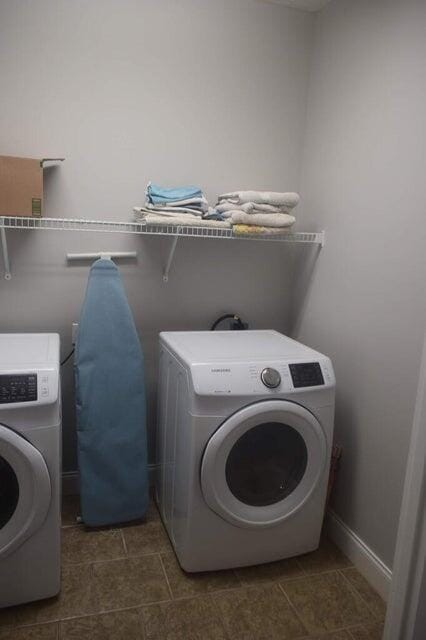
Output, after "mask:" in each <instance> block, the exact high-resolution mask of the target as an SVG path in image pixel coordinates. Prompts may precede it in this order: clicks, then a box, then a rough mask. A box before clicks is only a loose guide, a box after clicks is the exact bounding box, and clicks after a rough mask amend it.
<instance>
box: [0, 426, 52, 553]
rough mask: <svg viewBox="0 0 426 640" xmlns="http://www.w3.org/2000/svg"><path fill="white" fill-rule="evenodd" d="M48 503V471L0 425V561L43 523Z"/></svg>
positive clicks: (38, 455)
mask: <svg viewBox="0 0 426 640" xmlns="http://www.w3.org/2000/svg"><path fill="white" fill-rule="evenodd" d="M50 501H51V484H50V476H49V471H48V469H47V466H46V463H45V461H44V458H43V456H42V455H41V453H40V452H39V451H38V450H37V449H36V448H35V447H34V446H33V445H32V444H31V443H30V442H28V440H26V439H25V438H24V437H23V436H22V435H20V434H18V433H16V432H15V431H13V429H11V428H10V427H7V426H6V425H4V424H1V423H0V559H1V558H3V557H5V556H7V555H9V554H10V553H12V552H13V551H15V549H17V548H18V547H19V546H20V545H21V544H22V543H23V542H25V540H27V539H28V538H29V537H30V536H31V535H32V534H33V533H34V532H35V531H37V529H38V528H39V527H40V525H41V524H42V523H43V522H44V520H45V518H46V515H47V512H48V509H49V505H50Z"/></svg>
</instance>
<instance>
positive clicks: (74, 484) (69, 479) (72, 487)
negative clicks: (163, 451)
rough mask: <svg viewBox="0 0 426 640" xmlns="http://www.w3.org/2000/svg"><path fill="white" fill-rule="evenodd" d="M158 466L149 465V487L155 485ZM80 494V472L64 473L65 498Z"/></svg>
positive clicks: (63, 489)
mask: <svg viewBox="0 0 426 640" xmlns="http://www.w3.org/2000/svg"><path fill="white" fill-rule="evenodd" d="M156 470H157V465H155V464H150V465H148V477H149V486H150V487H153V486H154V484H155V473H156ZM79 493H80V486H79V480H78V471H64V473H63V474H62V494H63V495H64V496H73V495H77V494H79Z"/></svg>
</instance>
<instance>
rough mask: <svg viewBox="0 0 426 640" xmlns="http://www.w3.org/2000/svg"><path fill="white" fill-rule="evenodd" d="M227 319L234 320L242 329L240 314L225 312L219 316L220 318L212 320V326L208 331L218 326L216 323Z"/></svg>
mask: <svg viewBox="0 0 426 640" xmlns="http://www.w3.org/2000/svg"><path fill="white" fill-rule="evenodd" d="M228 319H230V320H235V322H236V323H237V324H238V325H239V327H240V328H241V329H244V326H243V323H242V321H241V318H240V316H238V315H237V314H236V313H225V315H223V316H220V318H218V319H217V320H215V321H214V322H213V324H212V326H211V327H210V331H214V330H215V329H216V327H217V326H218V324H220V323H221V322H223V320H228Z"/></svg>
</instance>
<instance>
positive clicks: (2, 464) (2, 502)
mask: <svg viewBox="0 0 426 640" xmlns="http://www.w3.org/2000/svg"><path fill="white" fill-rule="evenodd" d="M18 501H19V484H18V478H17V477H16V473H15V472H14V470H13V469H12V467H11V466H10V464H9V463H8V462H7V460H5V459H4V458H2V457H1V456H0V529H2V528H3V527H4V525H5V524H7V523H8V522H9V520H10V519H11V517H12V516H13V514H14V512H15V510H16V507H17V506H18Z"/></svg>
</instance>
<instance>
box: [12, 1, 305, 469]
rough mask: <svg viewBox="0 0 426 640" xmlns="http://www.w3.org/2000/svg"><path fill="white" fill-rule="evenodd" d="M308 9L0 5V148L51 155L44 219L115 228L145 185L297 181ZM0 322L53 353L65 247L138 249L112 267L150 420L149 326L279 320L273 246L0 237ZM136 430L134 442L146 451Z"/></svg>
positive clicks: (280, 185) (66, 282) (67, 442)
mask: <svg viewBox="0 0 426 640" xmlns="http://www.w3.org/2000/svg"><path fill="white" fill-rule="evenodd" d="M312 28H313V16H312V15H308V14H305V13H303V12H298V11H292V10H291V9H286V8H283V7H279V6H274V5H268V4H264V3H261V2H254V1H252V0H232V1H229V0H215V1H214V2H211V0H180V1H179V2H175V1H174V0H161V2H159V1H158V0H90V1H89V0H72V2H70V1H69V0H38V1H37V2H32V1H31V0H27V1H24V0H1V2H0V77H1V118H0V153H2V154H5V155H22V156H30V157H31V156H33V157H43V156H51V155H55V156H56V155H64V156H65V157H66V162H65V163H64V165H63V166H62V167H61V168H60V169H58V170H54V171H51V172H50V173H49V174H48V176H47V185H46V210H45V214H46V215H48V216H59V217H78V216H81V217H89V218H100V219H117V220H128V219H129V217H130V213H131V208H132V206H133V205H136V204H140V203H141V202H142V200H143V194H144V188H145V185H146V183H147V181H148V180H150V179H151V180H154V181H157V182H159V183H160V184H165V185H173V184H182V183H183V184H185V183H188V182H189V183H195V184H199V185H200V186H201V187H202V188H203V189H205V191H206V193H207V195H208V197H209V198H210V199H211V200H212V201H214V197H215V196H216V195H217V194H218V193H220V192H223V191H224V190H230V189H235V188H270V189H277V190H287V189H290V190H293V189H296V190H297V188H298V177H299V168H300V152H301V140H302V132H303V127H304V120H305V106H306V90H307V80H308V65H309V55H310V50H311V42H312ZM8 236H9V238H10V254H11V261H12V270H13V279H12V280H11V281H10V282H4V281H3V280H2V279H1V280H0V331H37V330H42V331H59V332H60V333H61V337H62V341H63V342H62V350H63V353H64V354H65V353H66V352H67V351H68V349H69V347H70V330H71V322H72V321H73V320H77V319H78V315H79V309H80V306H81V302H82V298H83V295H84V290H85V285H86V280H87V273H88V267H87V265H77V266H76V265H73V266H69V267H67V266H66V263H65V253H66V252H67V251H70V252H71V251H91V250H100V249H102V248H103V249H110V250H111V249H112V250H114V249H115V250H126V249H129V250H133V249H137V250H138V252H139V261H138V265H137V266H134V265H133V264H127V265H123V267H122V269H121V271H122V274H123V278H124V284H125V287H126V290H127V292H128V297H129V301H130V304H131V306H132V308H133V311H134V315H135V319H136V323H137V327H138V330H139V333H140V336H141V339H142V344H143V348H144V351H145V355H146V370H147V377H148V385H149V421H150V425H151V428H152V425H153V424H154V422H155V409H154V406H155V379H156V360H157V350H156V345H157V334H158V332H159V331H160V330H166V329H196V328H197V329H198V328H199V329H202V328H208V326H209V324H210V323H211V321H213V320H214V319H215V318H216V317H217V316H218V315H220V314H221V313H223V312H225V311H228V310H232V311H233V310H235V311H237V312H239V313H240V314H241V315H243V316H244V318H245V319H247V320H248V321H249V322H250V324H251V326H252V327H253V328H266V327H273V328H276V329H279V330H284V331H285V330H286V329H287V327H288V311H289V303H288V299H289V261H288V252H287V248H286V247H285V246H283V245H275V244H274V243H270V244H266V243H247V242H246V243H244V242H242V241H239V242H230V241H226V240H223V241H201V240H198V241H197V240H184V241H182V243H181V245H180V246H179V247H178V250H177V254H176V261H175V264H174V266H173V272H172V274H171V277H170V282H169V284H167V285H165V284H163V283H162V280H161V271H162V267H163V265H164V263H165V260H166V256H167V250H168V248H169V243H170V241H169V240H165V239H160V238H151V239H150V238H144V239H140V238H135V237H130V236H120V237H119V236H117V235H114V236H108V235H100V234H98V235H95V234H91V235H90V234H71V233H66V234H65V233H64V234H62V233H60V232H51V233H47V232H45V233H42V232H10V233H9V234H8ZM64 402H65V411H64V426H65V429H64V467H65V469H73V468H75V437H74V436H75V433H74V416H73V406H72V404H73V397H72V367H71V366H69V365H68V367H67V369H66V371H65V372H64ZM152 443H153V438H151V444H152Z"/></svg>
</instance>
